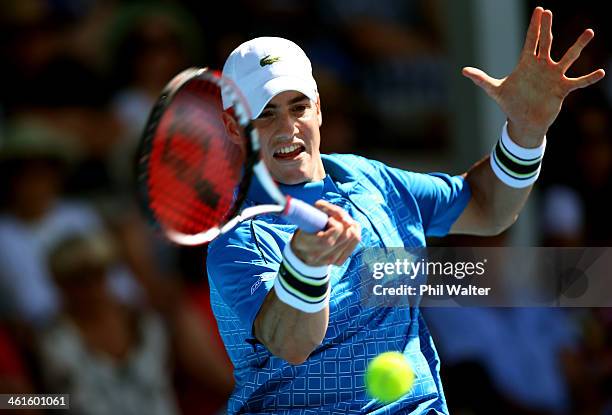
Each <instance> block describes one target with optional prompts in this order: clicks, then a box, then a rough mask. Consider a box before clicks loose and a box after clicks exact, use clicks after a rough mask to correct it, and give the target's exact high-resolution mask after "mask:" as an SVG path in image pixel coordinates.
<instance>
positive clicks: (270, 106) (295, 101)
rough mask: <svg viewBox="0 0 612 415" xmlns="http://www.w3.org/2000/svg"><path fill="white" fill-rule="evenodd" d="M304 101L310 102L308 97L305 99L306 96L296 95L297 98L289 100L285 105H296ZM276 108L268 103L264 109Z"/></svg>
mask: <svg viewBox="0 0 612 415" xmlns="http://www.w3.org/2000/svg"><path fill="white" fill-rule="evenodd" d="M304 100H309V101H310V98H308V97H307V96H306V95H304V94H300V95H298V96H297V97H295V98H292V99H290V100H289V102H288V103H287V105H293V104H297V103H298V102H301V101H304ZM276 107H277V105H275V104H271V103H268V104H267V105H266V106H265V107H264V109H274V108H276Z"/></svg>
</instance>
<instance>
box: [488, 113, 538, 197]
mask: <svg viewBox="0 0 612 415" xmlns="http://www.w3.org/2000/svg"><path fill="white" fill-rule="evenodd" d="M545 148H546V137H544V141H543V143H542V145H540V146H539V147H537V148H525V147H521V146H519V145H518V144H516V143H515V142H514V141H512V139H511V138H510V136H509V135H508V123H507V122H506V123H505V124H504V128H503V129H502V135H501V138H500V140H499V141H498V142H497V144H496V145H495V147H494V148H493V151H492V152H491V157H490V162H491V169H492V170H493V172H494V173H495V175H496V176H497V177H498V178H499V179H500V180H501V181H502V182H504V183H505V184H507V185H508V186H510V187H514V188H524V187H527V186H530V185H532V184H533V183H534V182H535V181H536V180H537V179H538V177H539V175H540V170H541V164H542V158H543V156H544V150H545Z"/></svg>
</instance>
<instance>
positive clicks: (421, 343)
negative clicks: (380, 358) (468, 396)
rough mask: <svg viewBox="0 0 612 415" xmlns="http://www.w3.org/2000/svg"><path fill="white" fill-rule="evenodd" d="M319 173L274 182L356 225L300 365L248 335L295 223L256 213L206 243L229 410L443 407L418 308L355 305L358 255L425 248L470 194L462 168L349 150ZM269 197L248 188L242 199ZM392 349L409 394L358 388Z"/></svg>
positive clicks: (326, 160)
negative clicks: (379, 396) (230, 373)
mask: <svg viewBox="0 0 612 415" xmlns="http://www.w3.org/2000/svg"><path fill="white" fill-rule="evenodd" d="M322 157H323V165H324V167H325V171H326V173H327V176H326V177H325V179H324V180H322V181H320V182H315V183H307V184H300V185H293V186H282V189H281V190H282V191H283V192H285V193H286V194H289V195H291V196H293V197H297V198H300V199H302V200H304V201H306V202H309V203H314V202H315V201H316V200H318V199H324V200H326V201H328V202H330V203H333V204H335V205H337V206H340V207H341V208H343V209H344V210H346V211H347V212H348V213H349V214H350V215H351V216H352V217H353V218H354V219H355V220H357V221H358V222H359V223H360V224H361V226H362V241H361V243H360V244H359V246H358V247H357V248H356V249H355V252H354V253H353V255H352V256H351V257H350V258H349V259H348V260H347V261H346V262H345V263H344V264H343V265H342V266H339V267H338V266H334V267H333V268H332V270H331V275H330V280H331V297H330V303H329V311H330V315H329V326H328V329H327V333H326V335H325V338H324V340H323V343H322V344H321V345H320V346H319V347H317V348H316V349H315V350H314V351H313V352H312V354H311V355H310V357H309V358H308V359H307V360H306V361H305V362H304V363H303V364H300V365H290V364H288V363H287V362H285V361H284V360H282V359H280V358H278V357H275V356H273V355H272V354H271V353H270V352H269V351H268V350H267V349H266V348H265V347H264V346H263V345H262V344H261V343H259V342H257V341H256V340H255V339H254V337H253V333H252V327H253V322H254V320H255V317H256V316H257V312H258V311H259V308H260V306H261V305H262V303H263V301H264V298H265V297H266V295H267V294H268V292H269V291H270V289H272V285H273V282H274V278H275V277H276V274H277V272H278V268H279V264H280V262H281V260H282V251H283V248H284V246H285V244H287V243H288V242H289V241H290V239H291V236H292V235H293V233H294V232H295V230H296V227H295V226H293V225H291V224H288V223H287V222H285V221H284V220H283V219H282V218H281V217H278V216H274V215H262V216H259V217H257V218H256V219H252V220H249V221H246V222H244V223H242V224H241V225H239V226H238V227H237V228H236V229H234V230H233V231H232V232H229V233H228V234H225V235H223V236H221V237H219V238H217V239H216V240H215V241H213V242H212V243H211V244H210V246H209V248H208V260H207V267H208V276H209V281H210V288H211V304H212V308H213V312H214V314H215V316H216V319H217V323H218V326H219V331H220V333H221V337H222V339H223V342H224V343H225V347H226V349H227V352H228V354H229V356H230V359H231V360H232V363H233V365H234V378H235V381H236V387H235V389H234V392H233V394H232V396H231V397H230V400H229V402H228V412H229V413H231V414H247V413H248V414H254V413H273V414H300V415H302V414H303V415H306V414H312V415H314V414H330V415H331V414H365V413H371V414H428V415H429V414H447V413H448V409H447V407H446V401H445V399H444V392H443V390H442V385H441V382H440V373H439V360H438V354H437V352H436V349H435V347H434V344H433V341H432V338H431V335H430V334H429V330H428V329H427V326H426V325H425V322H424V320H423V318H422V316H421V313H420V311H419V309H418V308H413V307H407V306H404V307H399V306H398V307H369V308H366V307H364V306H362V304H361V302H360V296H361V295H360V290H359V287H360V284H361V282H360V275H361V271H362V267H364V266H367V264H366V265H364V263H363V261H362V260H361V254H362V252H363V250H364V248H366V247H367V248H370V247H423V246H425V236H430V235H431V236H443V235H445V234H447V233H448V230H449V229H450V227H451V225H452V224H453V223H454V222H455V220H456V219H457V218H458V217H459V215H460V214H461V212H462V211H463V210H464V208H465V206H466V205H467V203H468V201H469V199H470V194H471V193H470V189H469V186H468V184H467V182H465V181H464V180H463V178H462V177H459V176H455V177H451V176H448V175H446V174H439V173H433V174H419V173H412V172H407V171H403V170H399V169H395V168H391V167H388V166H386V165H384V164H382V163H380V162H377V161H372V160H368V159H365V158H362V157H358V156H353V155H323V156H322ZM260 203H269V200H267V197H266V196H265V193H264V192H263V191H262V190H261V188H259V187H258V185H257V184H255V185H253V186H252V188H251V190H250V192H249V196H248V198H247V201H246V202H245V207H247V206H251V205H255V204H260ZM387 351H400V352H403V353H404V355H405V356H406V357H407V358H408V359H409V360H410V363H411V365H412V367H413V369H414V371H415V383H414V387H413V388H412V389H411V391H410V392H409V393H408V394H406V395H404V396H403V397H402V398H400V399H399V400H397V401H396V402H393V403H391V404H387V405H384V404H382V403H380V402H379V401H377V400H374V399H371V398H369V397H368V395H367V393H366V390H365V385H364V373H365V370H366V366H367V364H368V362H369V361H370V360H371V359H372V358H374V357H375V356H377V355H378V354H380V353H383V352H387Z"/></svg>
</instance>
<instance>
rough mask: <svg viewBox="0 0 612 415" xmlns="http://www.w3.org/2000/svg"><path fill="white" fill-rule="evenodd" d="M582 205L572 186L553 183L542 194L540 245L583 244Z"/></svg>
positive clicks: (583, 218) (583, 219) (583, 220)
mask: <svg viewBox="0 0 612 415" xmlns="http://www.w3.org/2000/svg"><path fill="white" fill-rule="evenodd" d="M584 222H585V217H584V205H583V202H582V199H581V198H580V195H578V193H576V192H575V191H574V190H573V189H572V188H570V187H568V186H562V185H554V186H551V187H549V188H547V189H546V190H544V194H543V203H542V245H543V246H553V247H554V246H557V247H560V246H583V244H584Z"/></svg>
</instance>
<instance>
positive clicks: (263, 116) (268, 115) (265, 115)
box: [257, 109, 274, 120]
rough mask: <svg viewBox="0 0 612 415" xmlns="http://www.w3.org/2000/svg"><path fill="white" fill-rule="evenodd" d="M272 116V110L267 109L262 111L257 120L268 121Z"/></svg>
mask: <svg viewBox="0 0 612 415" xmlns="http://www.w3.org/2000/svg"><path fill="white" fill-rule="evenodd" d="M273 115H274V112H273V111H272V110H269V109H264V110H263V111H262V112H261V114H259V117H257V119H258V120H265V119H269V118H271V117H272V116H273Z"/></svg>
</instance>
